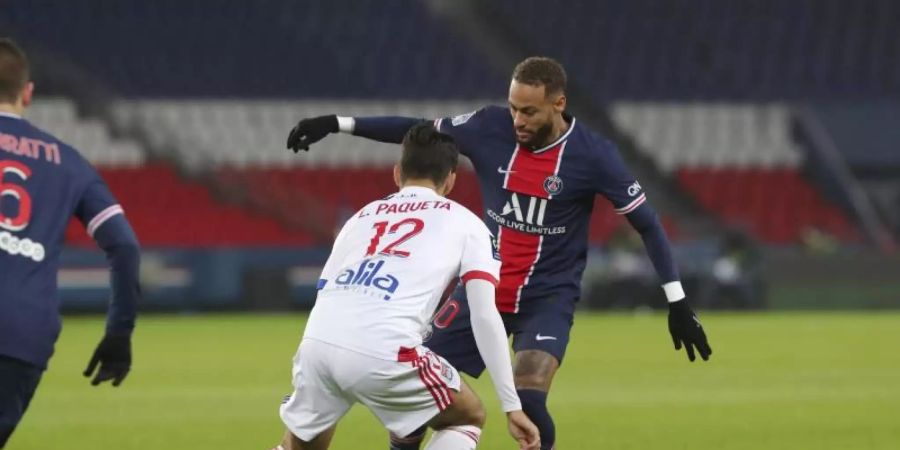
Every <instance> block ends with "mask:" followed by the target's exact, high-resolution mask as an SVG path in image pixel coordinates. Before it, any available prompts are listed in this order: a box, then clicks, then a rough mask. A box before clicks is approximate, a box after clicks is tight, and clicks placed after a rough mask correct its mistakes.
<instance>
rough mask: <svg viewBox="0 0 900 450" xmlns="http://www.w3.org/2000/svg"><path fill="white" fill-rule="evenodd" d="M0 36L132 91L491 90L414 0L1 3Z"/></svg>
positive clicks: (466, 48) (454, 93)
mask: <svg viewBox="0 0 900 450" xmlns="http://www.w3.org/2000/svg"><path fill="white" fill-rule="evenodd" d="M2 3H3V5H2V7H0V34H7V33H8V34H11V35H12V36H14V37H15V38H17V39H19V40H22V41H25V42H26V43H27V44H30V45H36V46H41V47H43V48H45V49H48V50H49V51H52V52H54V53H55V54H57V55H61V56H64V57H67V58H69V59H70V60H71V61H72V62H74V63H76V64H78V65H80V66H82V67H84V68H86V69H88V70H89V71H90V72H92V73H94V74H96V75H97V77H98V78H99V79H100V80H102V81H105V82H107V83H108V84H109V85H111V87H112V88H113V89H114V90H116V91H117V92H119V93H121V94H125V95H129V96H140V97H198V96H199V97H303V98H336V97H342V98H360V97H364V98H385V99H396V98H418V99H422V98H472V97H485V96H492V97H496V96H497V93H498V92H501V93H502V92H504V90H505V88H506V85H507V84H506V83H507V80H506V74H498V73H493V72H492V71H491V69H490V68H489V66H488V65H486V64H485V61H486V57H485V55H483V54H481V53H480V52H479V50H478V49H477V48H475V47H474V46H471V45H468V43H467V41H466V40H465V39H464V38H463V37H461V36H457V35H456V34H454V33H453V32H452V31H451V30H450V29H449V27H448V25H447V24H446V23H444V22H442V21H439V20H437V19H434V18H432V17H431V16H430V15H429V13H428V11H427V10H426V9H425V5H424V2H420V1H418V0H391V1H379V0H304V1H292V0H254V1H246V0H152V1H147V0H116V1H106V0H79V1H70V0H3V2H2Z"/></svg>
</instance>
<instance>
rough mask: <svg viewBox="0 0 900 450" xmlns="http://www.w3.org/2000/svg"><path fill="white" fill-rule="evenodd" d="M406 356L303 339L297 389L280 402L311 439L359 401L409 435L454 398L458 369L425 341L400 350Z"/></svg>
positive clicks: (290, 423) (297, 431)
mask: <svg viewBox="0 0 900 450" xmlns="http://www.w3.org/2000/svg"><path fill="white" fill-rule="evenodd" d="M402 355H403V356H402V357H398V359H402V361H386V360H384V359H379V358H375V357H372V356H368V355H364V354H362V353H357V352H354V351H352V350H347V349H345V348H342V347H337V346H334V345H331V344H328V343H325V342H322V341H317V340H313V339H304V340H303V341H302V342H301V343H300V348H299V350H297V354H296V355H295V356H294V368H293V382H294V392H293V394H291V396H290V397H288V398H287V399H286V400H285V402H284V403H283V404H282V405H281V420H282V421H283V422H284V424H285V425H287V428H288V430H290V431H291V433H293V434H294V436H297V437H298V438H300V439H302V440H304V441H307V442H309V441H311V440H312V439H313V438H315V437H316V436H318V435H319V434H320V433H322V432H323V431H325V430H327V429H328V428H330V427H331V426H332V425H335V424H336V423H337V422H338V420H340V419H341V417H343V416H344V414H346V413H347V411H349V410H350V407H351V406H353V404H355V403H356V402H359V403H362V404H363V405H365V406H366V407H368V408H369V409H370V410H371V411H372V412H373V413H374V414H375V416H377V417H378V419H379V420H380V421H381V423H382V424H384V426H385V428H387V429H388V430H389V431H390V432H392V433H394V434H396V435H398V436H401V437H405V436H407V435H409V434H410V433H412V432H413V431H415V430H416V429H418V428H419V427H421V426H422V425H424V424H426V423H427V422H428V421H429V420H431V419H432V418H433V417H434V416H436V415H437V414H438V413H439V412H441V411H443V410H444V409H446V408H447V407H448V406H450V404H451V403H453V398H454V397H453V393H452V392H451V390H453V391H456V392H459V389H460V383H461V380H460V376H459V372H457V371H456V369H455V368H454V367H453V366H451V365H450V363H448V362H447V361H446V360H444V358H441V357H440V356H438V355H436V354H435V353H433V352H431V351H430V350H428V349H427V348H425V347H418V348H417V349H414V350H408V351H404V352H402Z"/></svg>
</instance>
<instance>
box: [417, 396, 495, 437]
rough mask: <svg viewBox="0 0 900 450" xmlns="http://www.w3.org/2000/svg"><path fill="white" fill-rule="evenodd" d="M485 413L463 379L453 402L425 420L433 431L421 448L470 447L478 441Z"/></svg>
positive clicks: (479, 400)
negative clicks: (426, 443)
mask: <svg viewBox="0 0 900 450" xmlns="http://www.w3.org/2000/svg"><path fill="white" fill-rule="evenodd" d="M485 418H486V414H485V412H484V405H483V404H482V403H481V399H479V398H478V396H477V395H475V392H474V391H473V390H472V388H470V387H469V385H467V384H466V383H465V381H463V382H462V383H460V391H459V392H454V393H453V402H452V403H451V404H450V406H449V407H447V409H445V410H443V411H441V413H440V414H438V415H437V416H435V417H434V418H433V419H431V420H430V421H429V422H428V426H429V427H431V428H433V429H434V430H435V431H434V434H432V435H431V440H430V441H428V445H426V446H425V450H471V449H474V448H475V446H476V445H477V444H478V439H479V438H480V437H481V429H482V428H483V427H484V421H485Z"/></svg>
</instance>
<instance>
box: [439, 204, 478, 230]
mask: <svg viewBox="0 0 900 450" xmlns="http://www.w3.org/2000/svg"><path fill="white" fill-rule="evenodd" d="M445 200H447V201H448V202H450V211H452V212H453V213H454V215H455V216H456V217H459V220H462V221H464V222H465V223H467V224H469V225H471V224H482V222H481V219H480V218H479V217H478V215H477V214H475V213H474V212H472V210H471V209H469V208H466V207H465V206H463V205H462V204H460V203H458V202H456V200H452V199H449V198H446V199H445Z"/></svg>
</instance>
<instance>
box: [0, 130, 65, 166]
mask: <svg viewBox="0 0 900 450" xmlns="http://www.w3.org/2000/svg"><path fill="white" fill-rule="evenodd" d="M0 150H3V151H5V152H8V153H12V154H13V155H19V156H27V157H29V158H32V159H41V155H43V157H44V160H45V161H47V162H52V163H54V164H60V163H61V162H62V159H61V158H60V156H59V146H57V145H56V144H55V143H49V142H44V141H41V140H38V139H34V138H27V137H23V136H16V135H13V134H7V133H0Z"/></svg>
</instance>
